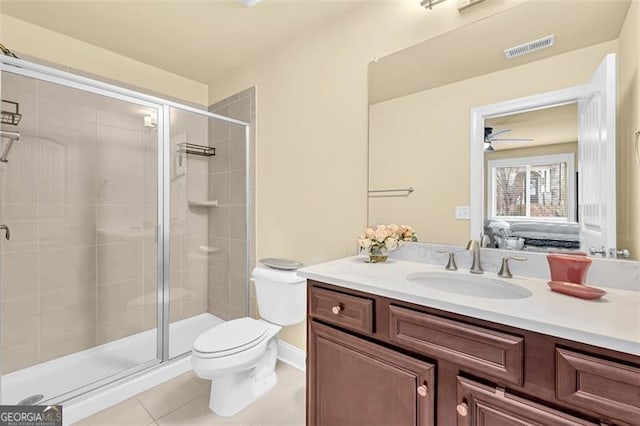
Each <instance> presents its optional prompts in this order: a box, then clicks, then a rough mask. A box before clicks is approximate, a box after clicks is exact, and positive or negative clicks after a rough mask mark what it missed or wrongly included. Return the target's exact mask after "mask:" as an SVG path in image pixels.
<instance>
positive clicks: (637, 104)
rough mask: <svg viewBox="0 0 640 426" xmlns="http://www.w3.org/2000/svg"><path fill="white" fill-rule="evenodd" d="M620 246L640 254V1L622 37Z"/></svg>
mask: <svg viewBox="0 0 640 426" xmlns="http://www.w3.org/2000/svg"><path fill="white" fill-rule="evenodd" d="M619 49H620V56H619V61H618V135H617V140H618V146H617V148H618V155H617V157H618V201H617V202H618V247H619V248H628V249H629V250H630V251H631V253H632V257H634V258H636V259H638V258H640V257H639V255H640V165H639V164H638V162H637V160H636V159H635V158H636V152H635V146H634V132H636V131H639V130H640V2H639V1H637V0H635V1H633V2H632V4H631V7H630V9H629V12H628V14H627V18H626V20H625V23H624V26H623V27H622V31H621V32H620V38H619Z"/></svg>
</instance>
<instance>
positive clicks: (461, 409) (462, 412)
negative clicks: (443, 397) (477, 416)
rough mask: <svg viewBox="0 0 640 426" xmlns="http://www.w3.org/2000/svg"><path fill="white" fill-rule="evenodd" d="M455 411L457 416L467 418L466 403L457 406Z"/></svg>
mask: <svg viewBox="0 0 640 426" xmlns="http://www.w3.org/2000/svg"><path fill="white" fill-rule="evenodd" d="M456 411H457V412H458V414H460V415H461V416H462V417H467V414H469V407H468V406H467V403H466V402H461V403H460V404H458V405H457V406H456Z"/></svg>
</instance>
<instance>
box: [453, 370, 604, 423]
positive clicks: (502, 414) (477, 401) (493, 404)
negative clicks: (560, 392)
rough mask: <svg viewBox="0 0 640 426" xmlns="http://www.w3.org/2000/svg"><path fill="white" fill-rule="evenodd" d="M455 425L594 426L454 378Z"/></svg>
mask: <svg viewBox="0 0 640 426" xmlns="http://www.w3.org/2000/svg"><path fill="white" fill-rule="evenodd" d="M457 382H458V389H457V394H458V400H457V404H458V405H457V406H456V412H457V416H458V421H457V425H458V426H472V425H477V426H494V425H519V426H539V425H545V426H597V424H596V423H592V422H589V421H586V420H583V419H580V418H577V417H574V416H571V415H569V414H567V413H563V412H561V411H557V410H554V409H551V408H549V407H545V406H544V405H540V404H538V403H536V402H533V401H530V400H528V399H524V398H520V397H517V396H515V395H510V394H508V393H505V390H504V389H500V388H498V389H496V388H490V387H489V386H486V385H484V384H481V383H477V382H474V381H472V380H469V379H466V378H464V377H459V376H458V378H457Z"/></svg>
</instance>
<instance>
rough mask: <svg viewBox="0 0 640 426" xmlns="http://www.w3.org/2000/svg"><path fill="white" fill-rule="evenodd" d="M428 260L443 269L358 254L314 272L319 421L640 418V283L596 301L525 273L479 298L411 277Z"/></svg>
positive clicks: (317, 425) (311, 387)
mask: <svg viewBox="0 0 640 426" xmlns="http://www.w3.org/2000/svg"><path fill="white" fill-rule="evenodd" d="M418 271H423V272H424V273H434V274H441V273H443V269H442V268H441V267H439V268H438V267H436V266H434V265H426V264H420V263H416V262H406V261H401V260H393V261H390V262H388V263H387V264H375V265H372V264H363V263H362V260H361V259H357V258H347V259H341V260H338V261H335V262H329V263H326V264H322V265H316V266H312V267H309V268H305V269H303V270H302V271H301V275H303V276H305V277H306V278H307V279H308V281H307V282H308V292H307V298H308V304H307V309H308V337H307V339H308V352H307V354H308V359H307V367H308V368H307V385H308V386H307V425H309V426H329V425H330V426H341V425H344V426H355V425H394V426H395V425H398V426H400V425H402V426H410V425H421V426H426V425H442V426H444V425H469V426H470V425H487V426H488V425H545V426H547V425H548V426H550V425H602V424H607V425H614V424H615V425H640V342H639V340H640V339H639V337H640V324H638V319H639V318H638V315H639V314H638V311H637V308H638V306H640V305H638V301H639V299H638V295H637V292H634V291H628V290H622V289H610V291H609V289H607V290H608V291H609V293H608V294H607V296H606V299H605V300H602V301H599V302H597V301H584V300H578V299H573V298H570V297H568V296H563V295H560V294H556V293H552V292H550V291H549V289H548V287H547V286H546V283H545V281H543V280H538V279H515V280H513V281H509V283H511V282H513V283H516V284H517V286H518V287H521V288H523V289H525V290H527V291H528V292H530V294H529V295H527V296H526V297H522V298H513V299H511V298H508V299H492V298H483V297H471V296H468V295H461V294H449V293H446V292H442V291H434V290H425V289H424V288H422V286H420V284H419V283H418V284H416V283H412V282H411V281H409V280H407V279H406V278H405V277H406V276H408V274H411V273H416V272H418ZM451 274H458V275H457V276H459V277H461V278H463V279H467V278H468V279H471V280H472V279H474V277H470V275H469V274H468V272H466V271H458V272H451ZM486 275H487V276H488V275H489V273H487V274H486ZM492 275H494V274H492ZM494 276H495V275H494ZM624 318H626V319H627V321H626V322H624V321H621V319H624Z"/></svg>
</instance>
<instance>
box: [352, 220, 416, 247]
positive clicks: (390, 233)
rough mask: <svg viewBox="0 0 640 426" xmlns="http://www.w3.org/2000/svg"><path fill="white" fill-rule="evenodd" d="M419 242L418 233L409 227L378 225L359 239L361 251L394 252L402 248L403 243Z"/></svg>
mask: <svg viewBox="0 0 640 426" xmlns="http://www.w3.org/2000/svg"><path fill="white" fill-rule="evenodd" d="M415 241H418V237H417V236H416V231H414V229H413V228H412V227H410V226H407V225H401V226H398V225H394V224H391V225H378V226H376V228H375V229H374V228H367V229H365V230H364V235H361V236H360V237H359V238H358V244H359V246H360V248H361V249H366V250H376V249H378V250H380V249H386V250H389V251H393V250H395V249H397V248H398V247H400V246H401V245H402V243H403V242H415Z"/></svg>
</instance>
